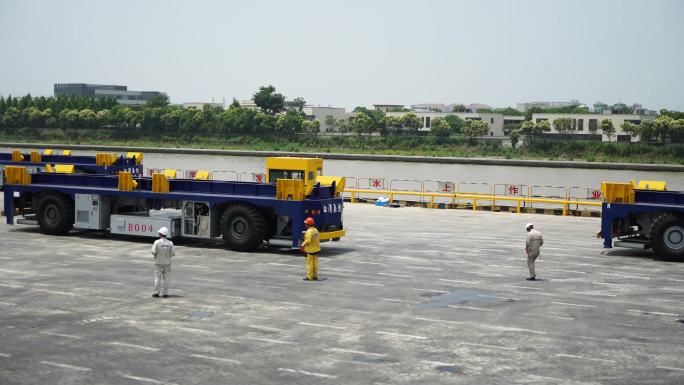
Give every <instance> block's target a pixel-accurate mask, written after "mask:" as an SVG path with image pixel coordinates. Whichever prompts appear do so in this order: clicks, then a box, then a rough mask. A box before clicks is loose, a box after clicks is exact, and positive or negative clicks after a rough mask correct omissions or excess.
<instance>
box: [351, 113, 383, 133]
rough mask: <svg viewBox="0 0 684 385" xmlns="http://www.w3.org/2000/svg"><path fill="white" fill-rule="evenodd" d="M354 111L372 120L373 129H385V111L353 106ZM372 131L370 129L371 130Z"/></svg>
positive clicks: (381, 130)
mask: <svg viewBox="0 0 684 385" xmlns="http://www.w3.org/2000/svg"><path fill="white" fill-rule="evenodd" d="M354 112H355V113H359V112H360V113H363V114H365V115H366V116H368V117H369V118H370V120H371V121H372V122H373V127H372V129H373V130H374V131H380V132H383V131H384V130H385V113H384V112H383V111H381V110H370V109H368V108H366V107H356V108H354ZM371 132H372V131H371Z"/></svg>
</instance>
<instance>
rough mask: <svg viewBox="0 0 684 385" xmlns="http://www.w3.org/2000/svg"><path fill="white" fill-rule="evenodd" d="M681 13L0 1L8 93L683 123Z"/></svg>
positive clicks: (632, 5)
mask: <svg viewBox="0 0 684 385" xmlns="http://www.w3.org/2000/svg"><path fill="white" fill-rule="evenodd" d="M683 16H684V1H681V0H651V1H632V0H624V1H612V0H594V1H587V0H575V1H567V0H565V1H561V0H546V1H543V0H529V1H528V0H518V1H514V0H480V1H473V0H470V1H457V0H451V1H430V0H424V1H415V0H414V1H403V0H394V1H389V0H388V1H371V0H366V1H357V0H351V1H324V0H318V1H296V0H291V1H275V0H274V1H265V0H263V1H259V0H253V1H239V2H238V1H203V0H196V1H175V0H166V1H144V0H138V1H131V0H118V1H71V0H64V1H33V0H0V36H1V37H2V43H1V44H0V60H1V63H2V70H0V95H3V96H7V95H8V94H12V95H23V94H26V93H28V92H30V93H31V94H32V95H52V85H53V83H56V82H87V83H105V84H125V85H128V87H129V89H133V90H160V91H164V92H166V93H168V94H169V96H170V97H171V99H172V100H173V101H174V102H191V101H208V100H211V98H214V99H215V100H216V101H221V100H222V99H223V98H224V97H225V98H226V100H227V101H230V99H231V98H233V97H236V98H238V99H240V100H242V99H249V98H250V97H251V95H252V94H253V93H254V91H255V90H256V89H257V88H258V87H259V86H261V85H267V84H273V85H274V86H275V87H276V88H277V89H278V91H279V92H282V93H283V94H284V95H286V96H287V97H288V98H294V97H296V96H301V97H304V98H305V99H306V100H307V102H309V103H312V104H320V105H333V106H340V107H347V108H353V107H354V106H357V105H366V106H369V105H371V104H373V103H393V104H395V103H396V104H415V103H428V102H434V103H442V102H443V103H452V102H460V103H474V102H480V103H488V104H490V105H493V106H497V107H503V106H515V104H516V103H518V102H524V101H533V100H534V101H538V100H552V101H554V100H570V99H579V100H580V101H582V102H584V103H593V102H595V101H599V100H600V101H603V102H607V103H614V102H618V101H623V102H625V103H628V104H631V103H633V102H640V103H642V104H643V105H644V106H646V107H650V108H657V109H659V108H670V109H680V110H684V92H682V91H683V90H684V70H683V68H684V66H683V64H682V63H684V49H682V48H683V43H682V41H684V40H683V38H684V22H682V19H683Z"/></svg>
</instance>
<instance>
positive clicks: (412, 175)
mask: <svg viewBox="0 0 684 385" xmlns="http://www.w3.org/2000/svg"><path fill="white" fill-rule="evenodd" d="M0 151H2V152H5V151H11V149H8V148H2V149H0ZM28 151H29V150H27V149H22V152H28ZM73 153H74V155H94V154H95V151H74V152H73ZM143 163H144V165H145V168H146V169H147V168H157V169H164V168H175V169H179V170H197V169H206V170H211V171H214V177H215V179H235V175H236V173H221V172H217V171H235V172H237V173H249V174H251V173H263V172H264V171H265V167H266V159H265V158H264V157H251V156H222V155H186V154H183V155H173V154H155V153H145V154H144V161H143ZM323 167H324V170H323V173H324V174H325V175H338V176H345V177H354V178H350V179H349V181H348V182H347V185H348V186H349V185H352V186H353V185H355V184H356V183H357V182H356V181H355V180H354V179H355V178H357V179H359V180H358V183H359V187H361V188H364V187H368V183H369V180H374V179H384V181H383V183H384V184H385V187H389V184H390V180H395V181H394V182H393V183H394V185H393V187H395V188H397V187H398V186H399V185H400V183H403V186H402V187H403V188H404V189H411V187H413V186H415V185H416V183H414V182H397V180H410V181H414V180H428V181H449V182H454V183H455V184H457V185H458V184H459V182H474V183H476V184H477V183H487V184H489V185H494V184H511V185H525V186H564V187H575V186H578V187H586V188H592V189H598V188H600V186H601V181H613V182H628V181H629V180H630V179H633V180H635V181H639V180H663V181H667V183H668V189H670V190H680V191H682V190H684V173H682V172H654V171H632V170H626V171H621V170H595V169H575V168H548V167H519V166H490V165H463V164H438V163H418V162H387V161H359V160H337V159H328V160H325V162H324V165H323ZM179 176H180V175H179ZM249 178H250V176H249V175H246V174H244V175H242V176H241V180H250V179H249ZM462 185H465V183H462ZM425 186H426V190H427V189H428V187H427V186H428V183H426V184H425ZM402 187H399V188H402ZM459 191H472V192H476V191H477V187H473V189H472V190H469V189H466V188H463V187H461V189H460V190H459Z"/></svg>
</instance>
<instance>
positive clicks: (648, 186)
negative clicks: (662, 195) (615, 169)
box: [636, 180, 667, 191]
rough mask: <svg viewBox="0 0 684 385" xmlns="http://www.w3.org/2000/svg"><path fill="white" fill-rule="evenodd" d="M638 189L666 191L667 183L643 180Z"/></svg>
mask: <svg viewBox="0 0 684 385" xmlns="http://www.w3.org/2000/svg"><path fill="white" fill-rule="evenodd" d="M636 188H637V189H638V190H654V191H666V190H667V182H663V181H657V180H641V181H639V184H638V185H637V187H636Z"/></svg>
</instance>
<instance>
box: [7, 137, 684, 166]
mask: <svg viewBox="0 0 684 385" xmlns="http://www.w3.org/2000/svg"><path fill="white" fill-rule="evenodd" d="M0 147H11V148H59V149H67V150H82V151H117V152H124V151H139V152H143V153H145V152H147V153H159V154H193V155H224V156H256V157H266V156H304V157H321V158H324V159H340V160H365V161H378V162H416V163H443V164H477V165H488V166H513V167H549V168H578V169H600V170H636V171H669V172H672V171H674V172H684V165H676V164H644V163H601V162H579V161H558V160H522V159H499V158H455V157H430V156H404V155H371V154H335V153H325V152H287V151H248V150H215V149H197V148H173V147H167V148H158V147H128V146H99V145H74V144H44V143H6V142H0Z"/></svg>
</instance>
